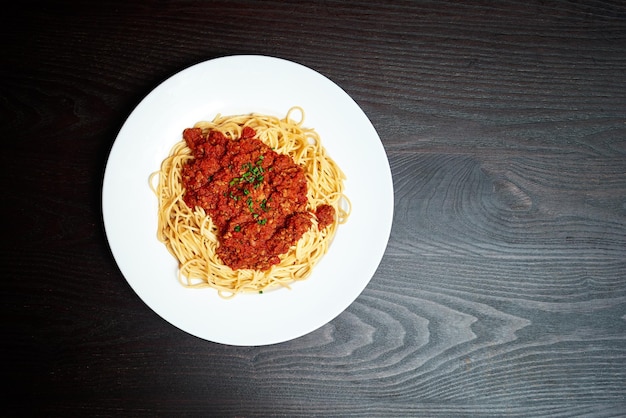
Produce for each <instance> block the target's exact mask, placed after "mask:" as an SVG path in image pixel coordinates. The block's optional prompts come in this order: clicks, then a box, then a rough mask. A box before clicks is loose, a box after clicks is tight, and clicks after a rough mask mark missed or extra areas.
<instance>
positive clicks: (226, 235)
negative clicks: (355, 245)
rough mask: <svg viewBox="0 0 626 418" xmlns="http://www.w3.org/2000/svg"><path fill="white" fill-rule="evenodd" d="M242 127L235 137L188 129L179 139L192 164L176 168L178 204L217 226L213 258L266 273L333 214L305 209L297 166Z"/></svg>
mask: <svg viewBox="0 0 626 418" xmlns="http://www.w3.org/2000/svg"><path fill="white" fill-rule="evenodd" d="M255 135H256V132H255V131H254V129H252V128H249V127H245V128H244V129H243V131H242V134H241V136H240V138H237V139H229V138H227V137H226V136H224V135H223V134H222V133H220V132H218V131H209V133H208V134H206V135H205V134H203V133H202V130H201V129H200V128H188V129H185V130H184V132H183V138H184V140H185V142H186V144H187V146H188V147H189V148H190V149H191V151H192V155H193V157H194V158H193V159H191V160H189V161H188V162H187V163H186V164H185V165H184V166H183V168H182V181H183V187H184V188H185V195H184V201H185V203H186V204H187V205H188V206H189V207H191V208H193V207H195V206H200V207H202V208H204V210H205V211H206V213H207V214H208V215H209V216H210V217H211V219H212V220H213V223H214V224H215V225H216V226H217V229H218V232H217V235H218V240H219V243H220V245H219V246H218V248H217V255H218V257H219V258H220V259H221V260H222V262H223V263H224V264H226V265H227V266H229V267H231V268H232V269H256V270H261V271H263V270H267V269H269V268H270V267H271V266H272V265H274V264H278V263H279V262H280V259H279V258H278V256H279V255H281V254H284V253H286V252H287V251H288V250H289V248H290V247H291V246H292V245H294V244H295V243H296V242H297V241H298V240H299V239H300V238H301V237H302V235H303V234H304V233H305V232H306V231H307V230H308V229H309V228H310V227H311V225H312V217H313V216H315V217H316V218H317V220H318V227H319V229H320V230H321V229H323V228H325V227H326V226H328V225H330V224H331V223H332V222H333V221H334V216H335V209H334V208H333V207H332V206H330V205H321V206H319V207H317V208H316V210H315V213H311V212H309V211H308V210H307V209H306V206H307V184H306V177H305V173H304V170H303V168H302V167H300V166H299V165H297V164H295V163H294V161H293V159H292V158H291V157H290V156H288V155H284V154H279V153H277V152H275V151H273V150H272V149H271V148H270V147H268V146H267V145H265V144H264V143H263V142H261V141H260V140H258V139H256V138H254V136H255Z"/></svg>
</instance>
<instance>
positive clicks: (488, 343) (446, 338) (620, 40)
mask: <svg viewBox="0 0 626 418" xmlns="http://www.w3.org/2000/svg"><path fill="white" fill-rule="evenodd" d="M0 23H1V24H0V34H1V35H2V39H3V40H4V45H3V54H2V55H3V57H2V60H3V65H2V66H0V75H1V78H0V80H1V81H0V109H1V111H0V133H1V134H2V139H3V140H4V144H5V145H4V150H3V152H2V153H0V167H2V176H1V179H2V183H1V184H0V185H1V186H2V189H3V191H4V193H3V196H4V197H3V201H2V202H3V205H2V213H3V215H5V216H4V218H5V222H3V223H2V226H1V227H0V228H1V233H2V237H3V239H2V244H1V247H0V250H1V251H0V260H1V263H0V265H1V269H2V270H1V273H2V277H3V285H2V297H3V304H2V306H3V308H2V309H3V317H4V320H3V323H2V334H3V341H4V342H3V346H2V354H3V359H4V366H3V371H4V376H5V381H6V382H9V388H8V390H7V391H6V393H5V395H4V396H3V401H4V402H3V409H2V411H3V415H7V416H22V415H23V416H32V415H40V416H71V415H85V416H117V415H121V416H179V415H183V416H185V415H186V416H209V415H216V416H394V417H400V416H402V417H404V416H442V417H450V416H454V417H456V416H481V417H482V416H498V417H500V416H510V417H528V416H549V417H571V416H594V417H612V416H624V415H626V70H625V69H626V6H625V5H624V4H623V2H621V1H610V0H606V1H604V0H594V1H589V2H577V1H569V0H558V1H553V2H542V1H525V2H514V1H498V2H485V1H469V2H453V1H393V2H387V3H382V4H379V3H370V2H360V1H346V2H340V1H310V2H297V1H287V2H284V1H264V2H252V1H231V2H218V1H210V2H202V1H193V0H192V1H149V2H136V3H131V2H121V1H103V2H96V3H92V2H89V3H83V2H76V1H69V0H67V1H61V2H55V4H45V3H40V2H21V3H19V4H16V5H15V7H14V8H13V9H12V11H8V12H6V13H4V14H3V15H2V17H0ZM232 54H264V55H273V56H279V57H282V58H286V59H290V60H294V61H297V62H299V63H302V64H304V65H307V66H309V67H311V68H314V69H315V70H317V71H319V72H321V73H322V74H324V75H326V76H327V77H329V78H331V79H332V80H333V81H335V82H336V83H338V84H339V85H340V86H341V87H342V88H344V89H345V90H346V91H347V92H348V93H349V94H350V95H351V96H352V97H353V98H354V99H355V100H356V101H357V103H359V104H360V105H361V107H362V108H363V110H364V111H365V112H366V114H367V115H368V116H369V117H370V119H371V121H372V123H373V124H374V126H375V127H376V129H377V131H378V133H379V134H380V137H381V140H382V141H383V145H384V146H385V149H386V151H387V153H388V157H389V161H390V165H391V169H392V174H393V180H394V190H395V194H394V197H395V213H394V224H393V228H392V233H391V238H390V241H389V245H388V247H387V251H386V253H385V256H384V258H383V260H382V263H381V265H380V267H379V269H378V271H377V272H376V274H375V275H374V277H373V278H372V281H371V282H370V284H369V286H368V287H367V288H366V289H365V291H364V292H363V294H362V295H361V296H360V297H359V298H358V299H357V300H356V301H355V302H354V303H353V304H352V305H351V306H350V307H349V308H348V309H347V310H346V311H345V312H344V313H342V314H341V315H340V316H339V317H337V318H336V319H335V320H333V321H331V322H330V323H329V324H327V325H325V326H323V327H322V328H320V329H319V330H317V331H315V332H313V333H311V334H309V335H306V336H304V337H301V338H298V339H296V340H293V341H289V342H286V343H283V344H277V345H273V346H265V347H229V346H223V345H219V344H214V343H210V342H206V341H203V340H200V339H197V338H195V337H192V336H189V335H187V334H186V333H184V332H182V331H180V330H178V329H176V328H175V327H173V326H171V325H170V324H168V323H166V322H165V321H163V320H162V319H161V318H159V317H158V315H157V314H155V313H154V312H152V311H151V310H150V309H149V308H148V307H147V306H145V305H144V304H143V302H141V300H140V299H139V298H138V297H137V296H136V295H135V294H134V293H133V292H132V290H131V289H130V287H129V286H128V285H127V284H126V281H125V280H124V278H123V276H122V275H121V273H120V272H119V270H118V269H117V267H116V264H115V261H114V260H113V258H112V256H111V254H110V251H109V249H108V245H107V242H106V238H105V235H104V231H103V226H102V215H101V209H100V205H101V202H100V193H101V184H102V176H103V171H104V167H105V164H106V159H107V156H108V152H109V150H110V147H111V145H112V144H113V141H114V140H115V136H116V134H117V132H118V130H119V129H120V127H121V125H122V124H123V122H124V120H125V118H126V117H127V116H128V114H129V113H130V112H131V111H132V109H133V108H134V106H135V105H136V104H137V103H139V101H140V100H141V99H142V98H143V97H144V96H145V95H146V94H148V93H149V92H150V91H151V90H152V89H153V88H154V87H156V86H157V85H158V83H159V82H161V81H163V80H164V79H166V78H167V77H168V76H170V75H172V74H174V73H175V72H177V71H180V70H181V69H183V68H185V67H187V66H189V65H192V64H194V63H197V62H200V61H203V60H206V59H210V58H214V57H218V56H223V55H232ZM346 279H347V280H349V278H346ZM24 398H25V400H24Z"/></svg>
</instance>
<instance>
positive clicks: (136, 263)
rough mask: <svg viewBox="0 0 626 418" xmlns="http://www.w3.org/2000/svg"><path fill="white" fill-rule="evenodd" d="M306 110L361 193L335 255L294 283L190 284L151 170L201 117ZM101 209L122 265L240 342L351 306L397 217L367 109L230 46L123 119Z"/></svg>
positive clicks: (212, 332)
mask: <svg viewBox="0 0 626 418" xmlns="http://www.w3.org/2000/svg"><path fill="white" fill-rule="evenodd" d="M292 106H301V107H302V108H303V109H304V111H305V120H304V125H305V126H307V127H311V128H314V129H315V130H316V131H317V132H318V133H319V134H320V136H321V140H322V144H323V145H324V146H325V147H326V149H327V151H328V153H329V155H330V156H331V157H332V158H333V159H334V160H335V161H336V162H337V163H338V164H339V166H340V167H341V168H342V170H343V171H344V172H345V174H346V176H347V180H346V182H345V193H346V195H347V196H348V197H349V199H350V201H351V203H352V214H351V215H350V218H349V219H348V222H347V223H346V224H344V225H341V226H340V227H339V228H338V231H337V234H336V236H335V239H334V241H333V243H332V244H331V246H330V249H329V251H328V253H327V254H326V255H325V256H324V258H323V259H322V260H321V261H320V262H319V263H318V265H317V266H316V267H315V268H314V270H313V273H312V274H311V276H310V277H309V278H308V279H307V280H305V281H302V282H297V283H295V284H294V285H293V286H292V289H291V290H289V289H279V290H276V291H271V292H266V293H264V294H242V295H238V296H236V297H235V298H234V299H230V300H224V299H221V298H220V297H219V296H218V295H217V292H216V291H215V290H213V289H187V288H184V287H183V286H182V285H180V283H179V282H178V279H177V262H176V260H175V259H174V257H173V256H171V255H170V253H169V252H168V251H167V249H166V248H165V246H164V245H163V244H162V243H161V242H159V241H158V240H157V238H156V230H157V199H156V197H155V195H154V194H153V193H152V191H151V190H150V188H149V186H148V176H149V175H150V173H152V172H154V171H157V170H158V169H159V166H160V164H161V162H162V161H163V159H164V158H165V157H166V156H167V155H168V153H169V151H170V148H171V147H172V146H173V145H174V144H175V143H176V142H177V141H179V140H180V139H181V135H182V131H183V129H184V128H186V127H190V126H193V124H194V123H196V122H198V121H200V120H211V119H213V117H214V116H215V115H216V114H218V113H221V114H222V115H236V114H247V113H252V112H257V113H264V114H270V115H275V116H279V117H284V116H285V114H286V113H287V111H288V110H289V108H291V107H292ZM102 210H103V217H104V226H105V230H106V235H107V239H108V241H109V245H110V247H111V250H112V252H113V256H114V258H115V261H116V262H117V264H118V266H119V268H120V270H121V272H122V274H123V275H124V277H125V278H126V280H127V281H128V283H129V284H130V286H131V287H132V289H133V290H134V291H135V292H136V293H137V294H138V295H139V297H140V298H141V299H142V300H143V301H144V302H145V303H146V304H147V305H148V306H149V307H150V308H151V309H153V310H154V311H155V312H156V313H157V314H159V315H160V316H161V317H163V318H164V319H165V320H167V321H169V322H170V323H171V324H173V325H175V326H176V327H178V328H180V329H182V330H184V331H186V332H188V333H190V334H192V335H195V336H197V337H200V338H203V339H206V340H209V341H214V342H218V343H223V344H229V345H239V346H258V345H266V344H275V343H280V342H284V341H288V340H291V339H294V338H297V337H300V336H302V335H305V334H307V333H309V332H311V331H314V330H316V329H318V328H319V327H321V326H323V325H324V324H326V323H328V322H329V321H331V320H332V319H333V318H335V317H336V316H337V315H339V314H340V313H341V312H343V311H344V310H345V309H346V308H347V307H348V306H349V305H350V304H351V303H352V302H353V301H354V300H355V299H356V298H357V297H358V296H359V294H360V293H361V292H362V291H363V289H364V288H365V287H366V286H367V284H368V282H369V281H370V279H371V278H372V276H373V275H374V273H375V272H376V269H377V268H378V265H379V263H380V260H381V259H382V256H383V253H384V251H385V248H386V246H387V241H388V239H389V233H390V231H391V223H392V218H393V183H392V178H391V170H390V168H389V162H388V160H387V155H386V153H385V150H384V148H383V146H382V143H381V141H380V138H379V137H378V134H377V133H376V130H375V129H374V127H373V126H372V124H371V122H370V121H369V119H368V118H367V116H366V115H365V113H363V111H362V110H361V108H360V107H359V106H358V105H357V104H356V103H355V102H354V100H352V99H351V98H350V96H348V94H346V92H344V91H343V90H342V89H341V88H340V87H338V86H337V85H336V84H335V83H333V82H332V81H330V80H329V79H328V78H326V77H324V76H323V75H321V74H319V73H317V72H316V71H314V70H311V69H309V68H307V67H304V66H302V65H300V64H296V63H294V62H290V61H286V60H283V59H278V58H272V57H265V56H254V55H251V56H248V55H242V56H230V57H224V58H218V59H213V60H210V61H206V62H202V63H200V64H196V65H194V66H192V67H189V68H187V69H185V70H183V71H181V72H180V73H177V74H176V75H174V76H172V77H171V78H169V79H167V80H166V81H164V82H163V83H162V84H160V85H159V86H158V87H157V88H156V89H154V90H153V91H152V92H151V93H150V94H148V95H147V96H146V97H145V99H144V100H142V101H141V103H140V104H139V105H138V106H137V107H136V108H135V110H134V111H133V112H132V113H131V114H130V116H129V118H128V120H127V121H126V122H125V123H124V125H123V126H122V129H121V130H120V132H119V135H118V136H117V138H116V140H115V143H114V145H113V148H112V149H111V153H110V155H109V159H108V161H107V165H106V171H105V175H104V183H103V191H102Z"/></svg>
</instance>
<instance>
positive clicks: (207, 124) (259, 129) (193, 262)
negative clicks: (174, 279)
mask: <svg viewBox="0 0 626 418" xmlns="http://www.w3.org/2000/svg"><path fill="white" fill-rule="evenodd" d="M297 114H299V118H296V115H297ZM303 122H304V110H303V109H302V108H300V107H293V108H291V109H290V110H289V111H288V112H287V114H286V116H285V117H284V118H283V119H279V118H277V117H274V116H268V115H261V114H255V113H253V114H249V115H237V116H221V115H217V116H216V117H215V118H214V119H213V120H212V121H201V122H198V123H196V125H195V126H194V128H200V129H201V130H202V132H205V133H206V132H208V131H218V132H220V133H222V134H223V135H224V136H225V137H227V138H230V139H233V138H239V137H241V135H242V133H243V132H244V129H246V127H247V128H252V129H253V130H254V132H255V133H256V138H257V139H258V140H260V141H261V142H262V143H264V144H265V145H267V146H268V147H270V148H271V149H272V150H274V151H275V152H276V153H278V154H285V155H289V156H290V157H291V158H292V159H293V162H294V163H295V164H297V165H299V166H301V167H302V168H303V169H304V174H305V177H306V186H307V190H306V199H307V202H306V207H307V210H309V211H311V213H313V212H314V210H315V208H317V207H320V206H321V205H330V206H332V208H334V221H333V222H331V223H330V224H329V225H328V226H326V227H324V228H321V229H320V228H318V220H317V218H316V217H315V216H311V224H312V225H311V227H310V228H309V229H308V230H307V231H306V232H304V234H303V235H302V237H301V238H300V239H299V240H298V241H297V242H296V244H295V245H293V246H291V247H290V248H289V250H288V251H287V252H286V253H284V254H281V255H280V257H279V258H280V261H279V262H278V264H274V265H272V266H271V267H269V268H268V269H267V270H256V269H251V268H243V269H233V268H231V267H229V266H227V265H226V264H224V263H223V262H222V260H221V259H220V258H219V257H218V255H217V252H218V251H217V249H218V247H219V246H220V241H219V238H218V228H217V226H216V224H215V222H214V220H213V219H212V218H211V216H209V215H208V214H207V213H206V211H205V210H204V209H203V208H202V207H200V206H195V207H193V208H191V207H189V206H188V205H187V204H186V203H185V200H184V197H185V189H184V186H183V178H182V172H183V167H184V166H185V164H187V163H189V162H190V161H191V160H193V159H194V157H193V155H192V152H191V149H190V148H189V147H188V146H187V143H186V142H185V141H184V140H181V141H180V142H178V143H176V144H175V145H174V146H173V147H172V149H171V151H170V154H169V156H168V157H167V158H166V159H165V160H164V161H163V163H162V165H161V168H160V170H159V171H157V172H155V173H153V174H152V175H151V176H150V180H149V182H150V187H151V188H152V190H153V191H154V193H155V194H156V196H157V198H158V208H159V209H158V232H157V237H158V239H159V241H161V242H163V243H164V244H165V246H166V247H167V249H168V250H169V252H170V253H171V254H172V255H173V256H174V257H175V258H176V259H177V260H178V263H179V271H178V279H179V281H180V283H181V284H182V285H183V286H186V287H190V288H205V287H211V288H214V289H216V290H217V292H218V293H219V295H220V296H221V297H224V298H230V297H233V296H235V295H236V294H238V293H244V292H255V293H262V292H263V291H265V290H268V289H272V288H275V287H286V288H289V287H290V284H292V283H293V282H295V281H299V280H304V279H306V278H307V277H308V276H309V275H310V274H311V271H312V269H313V267H314V266H315V265H316V264H317V263H318V261H319V260H320V259H321V257H322V256H323V255H324V254H326V252H327V251H328V248H329V245H330V243H331V242H332V239H333V237H334V235H335V233H336V231H337V227H338V225H340V224H343V223H345V222H346V221H347V219H348V217H349V214H350V211H351V206H350V201H349V199H348V198H347V197H346V196H345V194H344V184H343V182H344V180H345V175H344V173H343V172H342V171H341V169H340V168H339V166H338V165H337V164H336V163H335V162H334V161H333V160H332V159H331V158H330V157H329V156H328V154H327V152H326V150H325V148H324V147H323V146H322V143H321V141H320V137H319V135H318V134H317V132H316V131H315V130H313V129H311V128H306V127H304V126H303Z"/></svg>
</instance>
